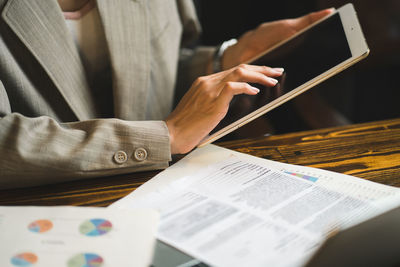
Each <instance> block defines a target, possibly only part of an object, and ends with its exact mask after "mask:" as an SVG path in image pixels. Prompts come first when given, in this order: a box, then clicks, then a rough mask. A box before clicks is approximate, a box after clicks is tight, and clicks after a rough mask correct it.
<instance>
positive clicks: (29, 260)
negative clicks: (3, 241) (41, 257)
mask: <svg viewBox="0 0 400 267" xmlns="http://www.w3.org/2000/svg"><path fill="white" fill-rule="evenodd" d="M37 261H38V257H37V256H36V255H35V254H33V253H30V252H24V253H20V254H18V255H15V256H14V257H12V258H11V263H12V265H14V266H33V265H34V264H35V263H36V262H37Z"/></svg>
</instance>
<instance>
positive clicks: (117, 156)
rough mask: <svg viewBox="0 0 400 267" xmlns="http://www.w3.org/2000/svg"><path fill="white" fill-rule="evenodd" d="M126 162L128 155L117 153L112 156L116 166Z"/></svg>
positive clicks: (122, 152) (121, 152)
mask: <svg viewBox="0 0 400 267" xmlns="http://www.w3.org/2000/svg"><path fill="white" fill-rule="evenodd" d="M127 160H128V155H127V154H126V153H125V152H124V151H117V152H115V154H114V161H115V162H116V163H118V164H123V163H125V162H126V161H127Z"/></svg>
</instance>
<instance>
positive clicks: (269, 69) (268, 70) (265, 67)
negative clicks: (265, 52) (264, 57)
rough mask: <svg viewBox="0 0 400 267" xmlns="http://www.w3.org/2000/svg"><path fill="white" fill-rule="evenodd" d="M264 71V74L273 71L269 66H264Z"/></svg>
mask: <svg viewBox="0 0 400 267" xmlns="http://www.w3.org/2000/svg"><path fill="white" fill-rule="evenodd" d="M263 71H264V72H270V71H271V68H270V67H267V66H263Z"/></svg>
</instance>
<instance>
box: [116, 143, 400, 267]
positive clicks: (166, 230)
mask: <svg viewBox="0 0 400 267" xmlns="http://www.w3.org/2000/svg"><path fill="white" fill-rule="evenodd" d="M191 166H192V167H191ZM171 175H172V176H171ZM166 181H168V182H167V183H166ZM398 196H400V190H399V189H397V188H394V187H390V186H385V185H381V184H377V183H373V182H369V181H366V180H362V179H359V178H355V177H351V176H347V175H342V174H337V173H333V172H328V171H323V170H318V169H313V168H307V167H299V166H294V165H288V164H282V163H275V162H271V161H267V160H263V159H260V158H255V157H252V156H249V155H244V154H241V153H238V152H233V151H230V150H227V149H223V148H219V147H216V146H208V147H204V148H201V149H198V150H196V151H194V152H192V154H190V155H189V156H188V157H187V158H184V159H182V160H181V161H179V162H178V163H176V164H175V165H173V166H172V167H171V168H170V169H167V170H166V172H162V173H160V174H159V175H158V176H156V177H155V179H154V180H153V181H151V182H150V183H149V185H147V186H146V184H145V186H144V188H143V189H142V190H141V191H138V192H136V193H135V192H134V193H133V194H131V195H128V196H127V197H126V198H124V199H122V200H121V201H119V202H117V203H115V204H114V205H113V206H112V207H118V208H125V209H130V208H137V207H151V208H155V209H158V210H159V211H160V213H161V224H160V227H159V230H158V234H157V237H158V239H160V240H161V241H163V242H165V243H167V244H169V245H171V246H173V247H175V248H177V249H179V250H181V251H183V252H185V253H187V254H189V255H191V256H193V257H196V258H198V259H200V260H201V261H203V262H205V263H207V264H210V265H213V266H301V265H303V264H304V263H305V262H306V261H307V260H308V258H309V257H310V255H311V254H312V253H313V252H314V251H315V250H316V249H317V248H318V246H319V245H320V244H321V243H322V242H323V240H324V239H325V237H326V234H327V233H329V232H330V231H334V230H335V229H338V228H344V227H349V226H351V225H354V224H355V223H357V222H359V221H360V220H363V219H365V218H367V217H368V216H374V215H376V214H379V213H382V212H383V211H385V210H387V209H389V208H390V207H391V206H390V205H388V204H387V202H384V201H383V200H385V199H389V198H390V199H395V198H396V197H397V198H396V200H393V201H396V203H395V204H396V205H398V204H400V201H399V199H400V198H398ZM393 201H392V202H390V203H391V204H393Z"/></svg>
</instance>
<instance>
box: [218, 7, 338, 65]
mask: <svg viewBox="0 0 400 267" xmlns="http://www.w3.org/2000/svg"><path fill="white" fill-rule="evenodd" d="M333 11H334V9H332V8H331V9H325V10H322V11H319V12H314V13H310V14H308V15H305V16H303V17H299V18H295V19H285V20H278V21H273V22H267V23H263V24H261V25H260V26H258V27H257V28H256V29H254V30H252V31H248V32H246V33H245V34H244V35H243V36H242V37H241V38H240V39H239V41H238V42H237V44H235V45H234V46H231V47H229V48H228V49H227V50H226V51H225V53H224V55H223V57H222V68H223V69H228V68H231V67H233V66H236V65H238V64H241V63H245V62H247V61H249V60H251V59H252V58H254V57H256V56H257V55H259V54H260V53H262V52H264V51H266V50H267V49H269V48H271V47H272V46H274V45H275V44H277V43H279V42H281V41H283V40H285V39H287V38H289V37H290V36H292V35H294V34H295V33H297V32H298V31H300V30H302V29H304V28H305V27H307V26H309V25H310V24H312V23H314V22H316V21H318V20H320V19H322V18H323V17H325V16H327V15H329V14H331V13H332V12H333Z"/></svg>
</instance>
